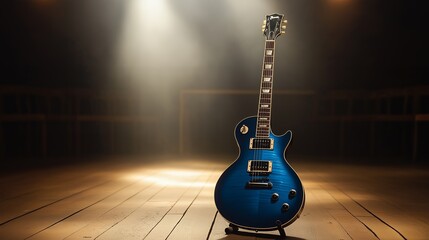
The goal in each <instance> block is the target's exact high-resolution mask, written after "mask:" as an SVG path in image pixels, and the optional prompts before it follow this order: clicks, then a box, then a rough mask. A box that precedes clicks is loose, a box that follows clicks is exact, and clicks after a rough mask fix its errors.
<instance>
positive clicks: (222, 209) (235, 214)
mask: <svg viewBox="0 0 429 240" xmlns="http://www.w3.org/2000/svg"><path fill="white" fill-rule="evenodd" d="M256 125H257V117H248V118H245V119H243V120H242V121H241V122H240V123H239V124H238V125H237V126H236V128H235V138H236V141H237V145H238V146H239V149H240V154H239V156H238V158H237V160H236V161H235V162H234V163H233V164H232V165H231V166H229V167H228V168H227V169H226V170H225V172H224V173H223V174H222V175H221V177H220V178H219V180H218V182H217V184H216V188H215V203H216V206H217V208H218V210H219V213H220V214H221V215H222V216H223V217H224V218H225V219H226V220H227V221H229V222H230V223H232V224H233V225H235V226H238V227H241V228H246V229H252V230H275V229H278V228H279V226H280V227H285V226H287V225H289V224H291V223H292V222H293V221H295V220H296V219H297V218H298V217H299V214H300V213H301V211H302V209H303V206H304V201H305V196H304V189H303V186H302V183H301V181H300V179H299V177H298V175H297V174H296V172H295V171H294V170H293V169H292V167H291V166H290V165H289V164H288V163H287V162H286V160H285V152H286V149H287V147H288V145H289V143H290V142H291V139H292V132H291V131H287V132H286V133H285V134H284V135H281V136H277V135H274V134H273V133H272V132H271V131H270V135H269V139H271V141H272V144H273V145H272V146H271V148H272V149H251V146H250V142H251V141H252V140H251V139H252V138H255V135H256ZM249 161H255V162H253V164H252V163H249ZM258 165H259V166H258ZM269 165H271V166H269ZM268 166H269V167H270V168H271V171H270V170H267V168H268ZM252 169H253V170H255V171H252ZM249 170H250V171H249Z"/></svg>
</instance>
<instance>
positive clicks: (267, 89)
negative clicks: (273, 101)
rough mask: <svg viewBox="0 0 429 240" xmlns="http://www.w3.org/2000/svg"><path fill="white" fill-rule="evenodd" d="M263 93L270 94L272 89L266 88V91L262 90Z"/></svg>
mask: <svg viewBox="0 0 429 240" xmlns="http://www.w3.org/2000/svg"><path fill="white" fill-rule="evenodd" d="M262 92H263V93H270V89H269V88H264V89H262Z"/></svg>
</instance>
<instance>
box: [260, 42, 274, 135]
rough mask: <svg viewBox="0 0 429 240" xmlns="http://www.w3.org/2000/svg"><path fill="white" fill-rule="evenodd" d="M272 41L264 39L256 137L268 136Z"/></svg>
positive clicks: (272, 61) (271, 82)
mask: <svg viewBox="0 0 429 240" xmlns="http://www.w3.org/2000/svg"><path fill="white" fill-rule="evenodd" d="M274 43H275V41H274V40H266V41H265V50H264V61H263V64H262V77H261V89H260V92H259V105H258V121H257V125H256V137H259V138H268V137H269V136H270V122H271V100H272V91H273V71H274V46H275V44H274Z"/></svg>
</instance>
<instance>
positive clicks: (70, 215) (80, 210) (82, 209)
mask: <svg viewBox="0 0 429 240" xmlns="http://www.w3.org/2000/svg"><path fill="white" fill-rule="evenodd" d="M138 182H139V181H136V182H133V183H131V184H128V185H126V186H124V187H122V188H120V189H118V190H116V191H114V192H112V193H111V194H109V195H107V196H105V197H104V198H102V199H100V200H98V201H96V202H94V203H92V204H90V205H88V206H86V207H84V208H81V209H79V210H78V211H76V212H74V213H72V214H69V215H68V216H66V217H64V218H62V219H60V220H58V221H56V222H55V223H53V224H51V225H49V226H47V227H45V228H44V229H42V230H40V231H37V232H36V233H34V234H32V235H30V236H28V237H26V238H25V239H28V238H31V237H33V236H34V235H36V234H38V233H41V232H43V231H45V230H46V229H48V228H50V227H53V226H55V225H57V224H58V223H60V222H62V221H64V220H66V219H68V218H70V217H72V216H74V215H76V214H78V213H80V212H82V211H84V210H85V209H88V208H90V207H91V206H94V205H95V204H97V203H100V202H101V201H103V200H105V199H107V198H108V197H110V196H113V195H114V194H116V193H118V192H120V191H122V190H124V189H125V188H128V187H130V186H132V185H134V184H136V183H138ZM141 191H143V190H141Z"/></svg>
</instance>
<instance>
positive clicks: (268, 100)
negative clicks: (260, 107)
mask: <svg viewBox="0 0 429 240" xmlns="http://www.w3.org/2000/svg"><path fill="white" fill-rule="evenodd" d="M260 103H271V99H269V98H264V99H261V101H260Z"/></svg>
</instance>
